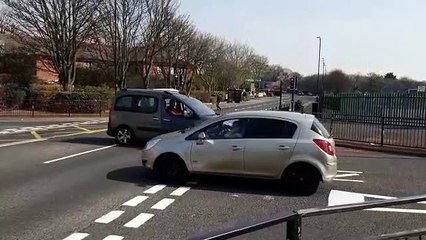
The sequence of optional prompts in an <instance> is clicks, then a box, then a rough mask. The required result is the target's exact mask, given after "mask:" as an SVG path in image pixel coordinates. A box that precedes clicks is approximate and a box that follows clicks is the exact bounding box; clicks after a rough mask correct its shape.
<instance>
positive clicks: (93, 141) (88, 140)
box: [56, 136, 147, 149]
mask: <svg viewBox="0 0 426 240" xmlns="http://www.w3.org/2000/svg"><path fill="white" fill-rule="evenodd" d="M56 142H63V143H74V144H87V145H99V146H109V145H113V144H117V142H116V141H115V139H114V138H110V137H89V136H80V137H75V138H68V139H60V140H56ZM146 142H147V141H142V140H141V141H136V142H134V143H132V144H131V145H126V146H121V147H129V148H140V149H142V148H143V147H144V146H145V144H146Z"/></svg>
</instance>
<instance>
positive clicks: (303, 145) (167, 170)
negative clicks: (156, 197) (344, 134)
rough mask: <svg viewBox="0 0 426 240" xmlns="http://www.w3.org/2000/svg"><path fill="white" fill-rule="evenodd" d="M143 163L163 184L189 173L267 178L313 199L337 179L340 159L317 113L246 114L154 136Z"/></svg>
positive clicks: (237, 113) (143, 154)
mask: <svg viewBox="0 0 426 240" xmlns="http://www.w3.org/2000/svg"><path fill="white" fill-rule="evenodd" d="M142 165H143V166H144V167H145V168H147V169H150V170H154V172H155V173H156V174H158V176H159V177H161V178H162V179H165V180H182V179H183V178H184V177H185V176H186V175H187V174H189V173H197V174H199V173H202V174H218V175H237V176H247V177H257V178H267V179H276V180H282V181H283V182H284V184H285V186H287V187H289V188H290V189H291V190H294V191H295V192H296V193H298V194H302V195H310V194H313V193H315V192H316V190H317V188H318V185H319V182H320V181H325V182H327V181H331V180H332V179H333V177H334V176H335V175H336V171H337V158H336V155H335V143H334V140H333V139H332V138H331V136H330V134H329V133H328V132H327V130H326V129H325V128H324V126H323V125H322V124H321V123H320V122H319V121H318V120H317V119H316V118H315V117H314V116H313V115H309V114H302V113H296V112H284V111H244V112H235V113H230V114H227V115H224V116H221V117H217V118H214V119H210V120H207V121H205V122H203V123H202V124H200V125H198V126H196V127H193V128H188V129H185V130H181V131H177V132H172V133H168V134H164V135H160V136H158V137H156V138H153V139H152V140H150V141H149V142H147V144H146V145H145V147H144V149H143V150H142Z"/></svg>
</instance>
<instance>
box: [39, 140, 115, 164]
mask: <svg viewBox="0 0 426 240" xmlns="http://www.w3.org/2000/svg"><path fill="white" fill-rule="evenodd" d="M115 146H117V144H114V145H109V146H106V147H101V148H96V149H92V150H89V151H85V152H81V153H76V154H72V155H69V156H65V157H60V158H56V159H53V160H49V161H46V162H43V164H49V163H54V162H59V161H62V160H66V159H69V158H73V157H78V156H81V155H84V154H88V153H93V152H98V151H102V150H105V149H108V148H112V147H115Z"/></svg>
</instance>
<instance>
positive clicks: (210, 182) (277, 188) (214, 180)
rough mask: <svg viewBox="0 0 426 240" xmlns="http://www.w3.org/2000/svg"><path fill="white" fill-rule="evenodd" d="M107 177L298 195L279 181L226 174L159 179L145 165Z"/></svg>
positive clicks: (236, 191) (140, 183)
mask: <svg viewBox="0 0 426 240" xmlns="http://www.w3.org/2000/svg"><path fill="white" fill-rule="evenodd" d="M106 178H107V179H109V180H113V181H119V182H127V183H132V184H135V185H137V186H140V187H145V186H151V185H155V184H166V185H167V186H170V187H181V186H188V187H191V189H196V190H203V191H217V192H227V193H232V194H257V195H271V196H287V197H296V196H297V195H295V194H292V193H290V192H289V191H288V190H286V189H285V188H284V187H283V184H282V183H281V182H279V181H273V180H263V179H249V178H241V177H227V176H226V177H225V176H204V175H203V176H201V175H191V176H189V177H188V178H187V179H186V180H185V182H183V183H169V182H167V183H166V182H162V181H159V180H158V179H157V178H156V177H155V176H154V174H153V173H152V172H150V171H146V170H145V169H144V168H143V167H139V166H135V167H127V168H121V169H116V170H113V171H111V172H109V173H108V174H107V175H106Z"/></svg>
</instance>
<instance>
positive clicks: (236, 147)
mask: <svg viewBox="0 0 426 240" xmlns="http://www.w3.org/2000/svg"><path fill="white" fill-rule="evenodd" d="M241 149H243V148H242V147H239V146H232V151H239V150H241Z"/></svg>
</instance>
